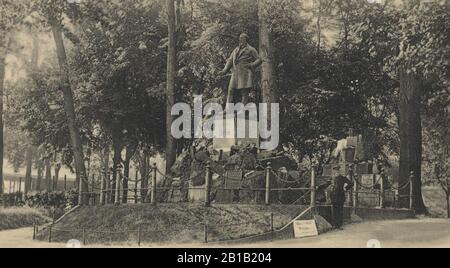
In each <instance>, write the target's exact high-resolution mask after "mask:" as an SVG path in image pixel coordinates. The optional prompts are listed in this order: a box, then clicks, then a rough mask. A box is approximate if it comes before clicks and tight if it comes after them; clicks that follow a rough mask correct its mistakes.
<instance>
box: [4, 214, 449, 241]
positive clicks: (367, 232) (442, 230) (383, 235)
mask: <svg viewBox="0 0 450 268" xmlns="http://www.w3.org/2000/svg"><path fill="white" fill-rule="evenodd" d="M32 232H33V228H21V229H15V230H6V231H1V232H0V248H5V247H28V248H43V247H47V248H48V247H66V244H65V243H48V242H44V241H33V240H32ZM371 239H376V240H378V241H379V242H380V246H381V247H447V248H450V220H449V219H431V218H421V219H412V220H389V221H376V222H363V223H359V224H351V225H347V226H345V229H344V230H343V231H331V232H328V233H325V234H322V235H320V236H317V237H309V238H301V239H289V240H281V241H273V242H259V243H255V244H245V245H243V244H240V245H231V246H229V245H218V244H214V245H211V244H210V245H205V244H192V245H186V244H182V245H173V244H171V245H166V246H169V247H184V248H186V247H205V246H207V247H222V246H223V247H248V248H252V247H255V248H271V247H275V248H276V247H291V248H309V247H312V248H322V247H367V241H368V240H371ZM142 246H143V247H160V246H162V245H155V244H144V245H142ZM87 247H136V245H135V244H134V243H132V244H128V245H126V244H125V245H108V246H105V245H88V246H87Z"/></svg>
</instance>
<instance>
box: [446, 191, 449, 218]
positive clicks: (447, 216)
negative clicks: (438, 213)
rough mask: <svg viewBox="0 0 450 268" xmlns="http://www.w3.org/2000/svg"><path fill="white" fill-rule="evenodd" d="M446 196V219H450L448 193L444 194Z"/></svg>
mask: <svg viewBox="0 0 450 268" xmlns="http://www.w3.org/2000/svg"><path fill="white" fill-rule="evenodd" d="M445 194H446V195H445V196H446V199H447V218H449V219H450V200H449V195H448V192H447V193H445Z"/></svg>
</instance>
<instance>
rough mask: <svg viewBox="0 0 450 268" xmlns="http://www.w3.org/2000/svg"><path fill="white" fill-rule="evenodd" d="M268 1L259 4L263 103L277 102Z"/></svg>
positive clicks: (260, 0)
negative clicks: (266, 6) (266, 3)
mask: <svg viewBox="0 0 450 268" xmlns="http://www.w3.org/2000/svg"><path fill="white" fill-rule="evenodd" d="M265 1H266V0H259V2H258V16H259V53H260V55H261V58H262V64H261V89H262V101H263V103H274V102H276V95H277V94H276V87H275V71H274V68H273V47H272V36H271V33H270V30H269V26H268V22H267V19H268V18H267V10H266V8H265ZM268 108H269V109H268V112H269V114H270V105H269V106H268Z"/></svg>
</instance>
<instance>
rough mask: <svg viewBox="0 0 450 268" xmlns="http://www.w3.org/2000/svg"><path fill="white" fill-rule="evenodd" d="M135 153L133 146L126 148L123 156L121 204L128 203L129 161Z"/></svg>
mask: <svg viewBox="0 0 450 268" xmlns="http://www.w3.org/2000/svg"><path fill="white" fill-rule="evenodd" d="M135 152H136V146H135V145H134V144H132V145H129V146H127V151H126V154H125V161H123V166H124V167H123V177H124V178H123V181H122V187H123V195H122V203H127V202H128V179H129V178H130V160H131V158H132V157H133V155H134V153H135Z"/></svg>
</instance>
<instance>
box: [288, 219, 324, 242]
mask: <svg viewBox="0 0 450 268" xmlns="http://www.w3.org/2000/svg"><path fill="white" fill-rule="evenodd" d="M293 226H294V237H295V238H300V237H308V236H318V235H319V232H318V231H317V226H316V221H315V220H296V221H294V223H293Z"/></svg>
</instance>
